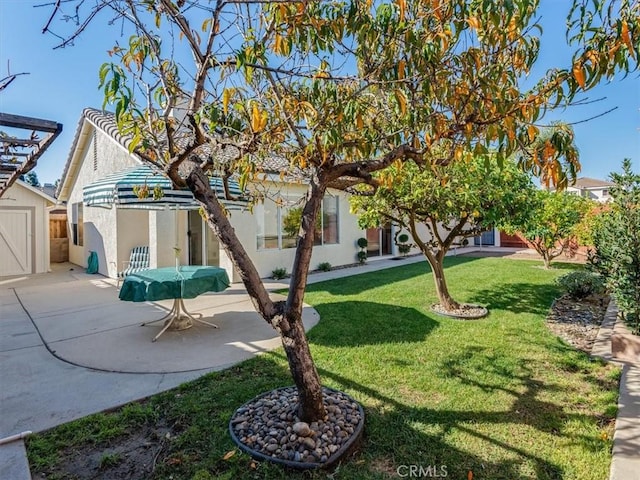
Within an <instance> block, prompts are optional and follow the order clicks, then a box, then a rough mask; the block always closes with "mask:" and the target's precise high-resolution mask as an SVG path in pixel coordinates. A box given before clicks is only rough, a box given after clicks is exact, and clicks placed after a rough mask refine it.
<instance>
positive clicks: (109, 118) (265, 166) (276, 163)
mask: <svg viewBox="0 0 640 480" xmlns="http://www.w3.org/2000/svg"><path fill="white" fill-rule="evenodd" d="M85 120H86V121H89V122H90V123H91V124H92V125H94V126H95V127H97V128H98V129H100V130H101V131H103V132H104V133H105V134H107V135H108V136H109V137H111V138H112V139H114V140H115V141H116V142H118V143H119V144H120V145H121V146H123V147H124V148H126V149H127V150H128V149H129V147H130V145H131V139H132V137H131V135H123V134H122V133H121V132H120V130H119V129H118V125H117V123H116V119H115V114H114V113H112V112H107V111H103V110H98V109H95V108H85V109H84V110H83V111H82V114H81V116H80V120H79V121H78V126H77V128H76V133H75V135H74V139H73V142H72V144H71V149H70V151H69V156H68V157H67V162H66V164H65V167H64V170H63V172H62V181H61V182H60V184H59V186H58V191H57V192H56V193H57V194H58V195H59V194H60V191H61V189H62V186H63V184H64V183H65V179H66V177H67V174H68V173H69V168H70V166H71V163H72V160H73V155H74V152H75V150H76V147H77V144H78V141H79V138H80V134H81V131H82V128H83V126H84V122H85ZM181 140H182V141H186V140H187V137H186V136H185V137H184V138H183V139H181ZM178 142H180V140H178ZM201 149H202V150H201V152H200V153H201V154H203V155H211V149H210V147H209V146H208V145H203V146H202V147H201ZM196 153H198V151H197V150H196ZM221 160H222V161H224V158H222V159H221ZM258 167H259V169H261V170H262V171H263V172H265V173H271V174H277V175H280V174H281V173H284V176H283V179H284V180H288V181H301V180H304V178H305V175H304V172H303V171H302V170H300V169H298V168H296V167H293V166H291V165H290V164H289V162H288V161H287V160H286V159H285V158H284V157H281V156H272V157H269V158H266V159H262V160H260V162H259V164H258Z"/></svg>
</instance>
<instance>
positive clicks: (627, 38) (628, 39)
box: [620, 20, 636, 58]
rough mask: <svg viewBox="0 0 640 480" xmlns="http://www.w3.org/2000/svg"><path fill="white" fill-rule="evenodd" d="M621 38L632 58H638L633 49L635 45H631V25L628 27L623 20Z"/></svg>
mask: <svg viewBox="0 0 640 480" xmlns="http://www.w3.org/2000/svg"><path fill="white" fill-rule="evenodd" d="M620 37H621V38H622V42H623V43H624V44H625V45H626V46H627V48H628V49H629V54H630V55H631V57H632V58H636V52H635V50H634V48H633V43H631V35H629V25H627V22H626V20H622V22H621V24H620Z"/></svg>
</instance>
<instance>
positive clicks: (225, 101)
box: [222, 88, 232, 115]
mask: <svg viewBox="0 0 640 480" xmlns="http://www.w3.org/2000/svg"><path fill="white" fill-rule="evenodd" d="M231 90H232V89H231V88H225V89H224V91H223V92H222V111H223V112H224V114H225V115H226V114H227V113H228V112H229V100H230V99H231V93H232V92H231Z"/></svg>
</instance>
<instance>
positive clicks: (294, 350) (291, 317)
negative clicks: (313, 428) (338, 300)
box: [187, 166, 326, 422]
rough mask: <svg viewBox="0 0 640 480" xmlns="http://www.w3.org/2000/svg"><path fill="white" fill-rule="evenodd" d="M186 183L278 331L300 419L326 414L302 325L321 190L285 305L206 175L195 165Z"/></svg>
mask: <svg viewBox="0 0 640 480" xmlns="http://www.w3.org/2000/svg"><path fill="white" fill-rule="evenodd" d="M187 184H188V185H189V188H190V189H191V191H192V192H193V193H194V196H195V198H196V199H197V200H198V201H199V202H200V203H201V204H202V206H203V208H204V209H205V212H206V216H207V224H208V225H209V227H210V228H211V229H212V230H213V232H214V233H215V234H216V236H217V237H218V239H219V240H220V242H221V243H222V245H223V246H224V249H225V251H226V252H227V254H228V255H229V258H230V259H231V261H232V262H233V265H234V266H235V267H236V269H237V270H238V272H239V274H240V277H241V278H242V282H243V283H244V285H245V288H246V289H247V293H248V294H249V297H250V298H251V300H252V302H253V304H254V306H255V308H256V310H257V311H258V312H259V313H260V315H261V316H262V317H263V318H264V319H265V320H266V321H267V322H268V323H269V324H270V325H271V326H272V327H273V328H274V329H275V330H276V331H277V332H278V334H279V335H280V339H281V341H282V345H283V347H284V350H285V352H286V354H287V360H288V362H289V370H290V371H291V375H292V377H293V381H294V383H295V384H296V388H297V389H298V402H299V403H298V417H299V418H300V419H301V420H303V421H307V422H313V421H317V420H322V419H324V417H325V416H326V412H325V408H324V403H323V401H322V387H321V384H320V378H319V376H318V372H317V370H316V368H315V365H314V363H313V358H312V357H311V351H310V349H309V343H308V341H307V337H306V334H305V332H304V325H303V323H302V308H303V299H304V292H305V288H306V284H307V276H308V271H309V264H310V262H311V254H312V252H313V241H314V233H315V232H314V226H315V223H316V222H315V220H316V218H317V215H318V213H319V211H320V206H321V204H322V197H323V196H324V191H325V187H322V186H320V185H318V184H317V183H315V182H312V183H311V185H310V187H309V192H308V194H307V202H306V204H305V206H304V209H303V212H302V226H301V229H300V234H299V238H298V245H297V247H296V255H295V261H294V264H293V268H292V272H291V285H290V288H289V295H288V297H287V301H286V303H283V302H277V303H276V302H273V301H272V300H271V299H270V297H269V294H268V292H267V290H266V288H265V287H264V284H263V282H262V279H261V278H260V275H259V274H258V271H257V270H256V268H255V265H254V264H253V262H252V260H251V258H250V257H249V255H248V254H247V252H246V250H245V249H244V247H243V245H242V243H241V242H240V240H239V239H238V237H237V236H236V234H235V230H234V229H233V227H232V226H231V223H230V222H229V219H228V218H227V217H226V215H225V212H224V210H223V209H222V207H221V205H220V203H219V202H218V200H217V198H215V196H214V194H213V192H211V188H210V187H209V182H208V179H207V177H206V175H205V174H204V172H203V171H202V170H201V169H200V168H199V167H197V166H194V167H192V171H191V173H190V174H189V176H188V177H187Z"/></svg>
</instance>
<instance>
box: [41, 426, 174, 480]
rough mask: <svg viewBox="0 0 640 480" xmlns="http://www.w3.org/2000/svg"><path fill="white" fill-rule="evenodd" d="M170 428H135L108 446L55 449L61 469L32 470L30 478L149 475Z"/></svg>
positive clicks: (118, 479)
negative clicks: (57, 452)
mask: <svg viewBox="0 0 640 480" xmlns="http://www.w3.org/2000/svg"><path fill="white" fill-rule="evenodd" d="M170 439H171V433H170V430H169V429H168V428H166V427H164V426H159V425H156V426H153V427H150V426H146V427H141V428H140V430H139V431H136V432H131V433H130V434H128V435H126V436H123V437H119V438H116V439H114V440H113V441H112V442H111V444H110V445H107V446H104V445H101V446H99V447H98V446H96V445H94V444H89V445H85V446H83V447H75V446H74V447H70V448H68V449H67V450H65V451H62V452H59V455H60V457H61V458H63V459H64V460H63V461H62V462H60V464H59V465H60V466H61V467H62V470H58V469H51V470H47V471H34V472H32V476H33V479H34V480H45V479H49V478H64V479H74V480H88V479H95V480H131V479H134V478H149V476H150V475H151V474H152V473H153V471H154V470H155V468H156V465H157V464H158V462H160V461H163V460H164V458H163V457H164V455H163V452H165V446H166V445H167V444H168V443H169V442H170Z"/></svg>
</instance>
